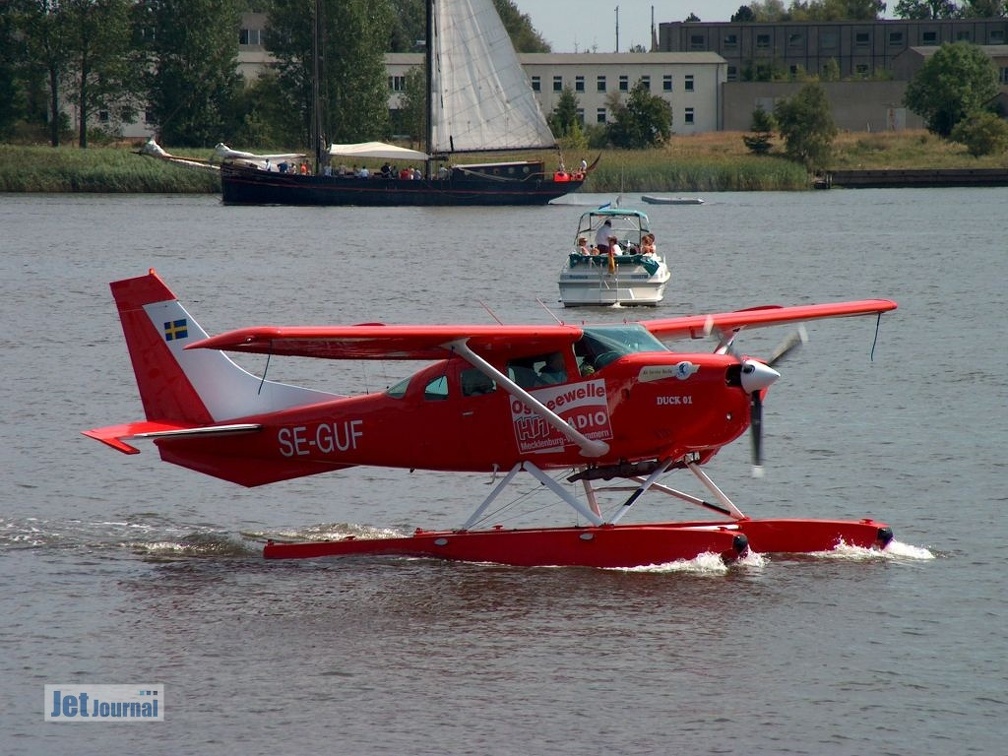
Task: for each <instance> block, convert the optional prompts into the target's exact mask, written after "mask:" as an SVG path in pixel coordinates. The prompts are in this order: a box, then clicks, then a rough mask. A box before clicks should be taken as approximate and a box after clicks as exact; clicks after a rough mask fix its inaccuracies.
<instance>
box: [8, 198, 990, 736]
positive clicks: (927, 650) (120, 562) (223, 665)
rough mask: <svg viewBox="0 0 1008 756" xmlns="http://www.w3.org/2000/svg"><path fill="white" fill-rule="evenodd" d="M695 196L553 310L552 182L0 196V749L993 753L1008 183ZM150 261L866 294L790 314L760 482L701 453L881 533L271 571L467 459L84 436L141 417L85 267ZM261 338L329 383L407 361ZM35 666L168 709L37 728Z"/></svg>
mask: <svg viewBox="0 0 1008 756" xmlns="http://www.w3.org/2000/svg"><path fill="white" fill-rule="evenodd" d="M704 198H705V200H706V201H707V202H706V204H705V205H703V206H689V207H681V206H660V207H652V208H645V209H647V210H648V211H649V213H650V216H651V220H652V226H653V227H654V229H655V230H656V232H657V235H658V243H659V245H660V247H661V249H662V250H663V251H664V252H665V254H666V256H667V258H668V259H669V262H670V265H671V267H672V270H673V282H672V285H671V286H670V288H669V291H668V293H667V295H666V300H665V302H664V304H663V305H662V306H661V307H659V308H657V309H656V310H649V311H645V312H637V311H632V310H606V311H601V310H600V311H585V310H576V311H564V310H562V308H559V306H558V304H557V287H556V277H557V274H558V272H559V268H560V265H561V262H562V257H563V251H565V250H566V247H567V245H568V244H570V242H571V241H572V235H573V233H574V229H575V224H576V222H577V217H578V215H579V214H580V212H581V211H582V210H583V209H585V208H583V207H578V206H575V205H574V204H568V205H562V206H552V207H544V208H533V209H527V208H526V209H512V208H486V209H449V208H444V209H424V208H404V209H399V210H387V209H365V208H236V207H222V206H221V205H220V203H219V200H218V199H217V198H216V197H205V196H93V195H75V196H65V195H59V196H26V195H0V314H2V320H3V323H5V327H4V329H3V333H2V335H0V344H2V348H3V354H4V359H3V365H2V377H3V380H2V382H0V398H2V402H0V406H2V407H3V423H2V429H0V434H2V437H0V480H2V481H3V488H2V491H3V499H2V506H0V569H2V574H3V576H4V587H3V591H2V592H0V660H2V661H0V735H2V745H0V751H2V752H3V753H5V754H50V753H51V754H57V753H61V754H62V753H101V754H110V753H146V754H151V753H200V754H218V753H219V754H234V753H240V754H259V753H262V754H265V753H287V754H302V753H315V752H320V751H321V752H328V753H338V754H444V753H451V754H579V755H582V754H651V753H662V754H665V753H729V752H732V753H734V752H748V753H759V754H762V753H773V754H779V753H787V754H865V753H872V754H919V753H958V754H994V753H1005V752H1006V750H1005V749H1006V746H1005V742H1006V741H1005V736H1006V734H1008V730H1006V726H1005V721H1006V718H1008V661H1006V660H1008V631H1006V627H1008V611H1006V608H1005V597H1006V596H1008V580H1006V578H1005V568H1004V563H1003V560H1002V558H1001V557H1002V554H1001V549H1002V548H1003V547H1004V546H1005V543H1006V541H1008V525H1006V524H1005V508H1006V503H1008V501H1006V500H1008V495H1006V492H1005V490H1006V487H1005V481H1006V465H1005V461H1004V455H1005V448H1006V441H1008V411H1006V409H1008V408H1006V404H1008V390H1006V387H1008V379H1006V375H1008V357H1006V354H1008V349H1006V347H1008V344H1006V338H1005V335H1004V331H1003V320H1004V317H1005V315H1006V313H1008V295H1006V292H1008V285H1006V282H1008V263H1006V259H1008V255H1006V240H1005V233H1004V227H1005V223H1004V213H1005V209H1006V207H1008V189H951V190H937V189H936V190H862V191H837V190H834V191H829V192H815V193H801V194H785V193H781V194H778V193H753V194H712V195H705V197H704ZM610 199H612V198H611V197H608V196H607V197H603V196H600V195H585V196H581V197H576V198H575V199H574V202H577V203H583V204H584V205H588V206H591V205H597V204H599V203H601V202H604V201H608V200H610ZM635 199H639V197H634V198H631V197H625V198H624V202H623V204H624V206H632V205H633V200H635ZM149 267H154V268H156V269H157V270H158V272H159V273H160V274H161V275H162V277H164V278H165V280H166V281H167V282H168V284H169V285H170V286H172V287H173V288H174V290H175V291H176V292H177V293H179V294H180V296H181V297H182V299H183V300H184V301H185V302H186V303H187V304H188V305H189V306H190V309H191V312H192V313H193V315H195V316H196V317H197V318H198V319H199V320H200V322H201V323H202V324H203V325H204V326H205V327H206V328H207V330H208V331H210V332H211V333H216V332H220V331H222V330H226V329H230V328H237V327H241V326H245V325H254V324H269V323H275V324H301V323H332V324H342V323H353V322H361V321H386V322H429V323H435V322H471V323H488V322H492V321H491V316H490V314H488V310H489V311H491V312H493V313H494V314H495V315H496V316H497V317H499V318H500V319H501V320H504V321H507V322H512V323H548V322H551V320H552V316H551V315H550V313H549V312H547V309H546V307H548V308H549V309H551V310H553V311H554V312H555V313H556V314H557V316H558V317H560V318H565V319H568V320H570V321H580V320H582V319H590V320H593V321H620V320H623V319H624V318H631V319H633V318H638V317H651V316H655V317H659V316H670V315H674V314H684V313H693V312H706V311H710V312H717V311H722V310H727V309H735V308H738V307H746V306H754V305H759V304H772V303H777V304H798V303H809V302H817V301H828V300H837V299H859V298H864V297H888V298H892V299H895V300H897V301H898V302H899V304H900V308H899V309H898V310H897V311H896V312H895V313H892V314H891V315H887V316H886V317H884V318H883V319H882V324H881V328H880V330H879V332H878V338H877V342H876V340H875V322H874V319H872V318H857V319H847V320H834V321H825V322H817V323H813V324H810V325H809V329H808V330H809V334H810V338H811V340H810V342H809V344H807V345H806V347H805V348H804V349H803V350H802V351H801V352H800V353H799V354H797V355H796V356H795V357H794V358H792V359H790V360H789V361H787V362H786V363H785V364H783V365H782V367H781V371H782V374H783V377H782V379H781V380H780V381H779V382H778V383H777V384H776V386H775V387H774V389H773V391H772V392H771V393H770V395H769V397H768V400H767V402H766V408H765V414H764V425H765V431H766V435H765V439H764V447H765V455H766V458H767V459H766V477H765V478H763V479H759V480H754V479H752V478H751V477H750V475H749V460H748V454H749V449H748V441H747V440H744V439H743V440H740V441H739V442H737V443H736V444H734V445H733V446H731V447H729V448H727V449H725V450H723V451H722V452H721V453H720V454H719V456H718V457H717V458H716V459H715V460H714V461H713V462H712V463H711V464H710V465H709V467H708V470H709V472H710V474H711V475H712V476H713V477H714V479H715V480H716V481H717V482H718V483H719V485H721V487H722V488H723V489H724V490H725V491H726V492H727V493H728V495H729V496H731V497H732V499H733V500H734V501H735V502H736V503H737V504H738V505H739V506H740V507H741V508H742V509H744V510H745V511H747V512H749V513H750V514H752V515H754V516H810V517H842V518H858V517H864V516H873V517H875V518H877V519H879V520H882V521H885V522H888V523H890V524H891V525H892V527H893V529H894V531H895V533H896V543H895V544H894V545H893V546H892V547H891V550H890V552H889V553H887V554H885V555H883V556H877V555H876V556H871V555H866V554H864V553H861V554H858V553H842V554H836V555H831V556H822V557H809V558H802V559H783V558H774V559H763V560H752V561H751V562H750V563H748V564H745V565H741V566H738V567H733V568H732V569H730V570H724V569H718V568H717V567H716V566H713V565H711V564H709V563H707V562H704V561H702V560H698V561H697V562H696V563H690V564H686V565H673V566H664V567H659V568H653V569H648V570H640V571H603V570H589V569H513V568H504V567H495V566H485V565H467V564H445V563H440V562H434V561H427V560H404V559H376V558H369V559H351V560H343V561H335V560H323V561H305V562H279V563H274V562H271V563H266V562H264V561H263V560H262V558H261V556H260V555H259V548H260V541H261V538H262V537H263V536H264V534H285V535H289V536H298V535H309V534H314V533H317V532H320V531H321V532H329V531H331V532H334V533H338V532H347V530H350V531H353V530H355V529H368V528H381V529H386V528H387V529H393V530H397V531H404V532H408V531H410V530H411V529H412V528H414V527H417V526H423V527H453V526H458V525H460V524H461V523H462V522H463V521H464V520H465V518H466V517H467V516H468V513H469V511H470V510H471V508H472V507H473V506H474V505H475V503H476V502H477V501H479V500H480V499H482V497H483V496H484V495H485V492H486V490H487V486H486V483H487V480H486V479H485V478H483V477H481V476H464V475H446V474H436V473H425V472H420V471H418V472H416V473H412V474H410V473H409V472H407V471H401V470H384V469H354V470H350V471H347V472H344V473H338V474H333V475H327V476H316V477H314V478H309V479H303V480H297V481H291V482H287V483H281V484H277V485H274V486H268V487H265V488H260V489H252V490H246V489H242V488H239V487H237V486H233V485H231V484H227V483H224V482H222V481H218V480H214V479H211V478H206V477H203V476H199V475H197V474H195V473H192V472H190V471H187V470H183V469H181V468H178V467H174V466H170V465H166V464H163V463H161V462H160V461H159V460H158V457H157V454H156V453H155V452H154V451H153V449H152V448H150V447H149V446H148V447H145V448H144V453H142V454H140V455H139V456H131V457H127V456H125V455H120V454H116V453H114V452H112V451H111V450H109V449H107V448H105V447H103V446H101V445H100V444H97V443H95V442H93V441H91V440H88V439H85V438H84V437H82V436H80V435H79V433H78V432H79V431H80V430H82V429H85V428H91V427H95V426H99V425H107V424H112V423H118V422H126V421H130V420H136V419H141V417H142V410H141V407H140V403H139V400H138V397H137V393H136V388H135V384H134V382H133V375H132V371H131V370H130V367H129V360H128V356H127V354H126V349H125V346H124V344H123V340H122V334H121V331H120V328H119V324H118V319H117V317H116V315H115V307H114V305H113V303H112V300H111V297H110V295H109V291H108V285H107V284H108V282H109V281H112V280H115V279H118V278H126V277H131V276H136V275H140V274H142V273H143V272H144V271H146V270H147V269H148V268H149ZM537 300H541V301H542V304H540V302H539V301H537ZM544 305H545V306H546V307H544ZM783 335H784V333H766V332H753V333H751V334H744V335H743V337H741V338H740V340H739V343H740V346H741V348H742V349H743V350H745V351H747V352H750V353H754V354H760V353H764V354H765V353H767V352H768V351H769V350H770V349H771V348H772V347H773V346H774V345H775V344H776V342H777V340H778V339H779V338H780V337H781V336H783ZM873 346H874V355H873V354H872V351H873ZM697 348H707V345H703V344H699V345H697ZM277 363H278V364H276V365H271V366H270V377H271V378H275V379H277V378H279V379H283V380H288V381H291V382H297V383H303V384H306V385H312V386H319V387H323V386H324V387H325V388H329V389H332V390H334V391H337V392H346V391H349V390H374V389H381V388H383V387H384V386H386V385H389V384H390V383H392V382H394V381H395V380H397V379H398V378H400V377H403V375H405V374H406V372H407V371H406V370H405V368H404V367H403V366H402V365H395V364H392V365H378V364H376V363H368V364H366V365H361V364H359V363H354V364H342V363H339V364H337V363H330V362H323V361H312V360H292V361H289V362H286V363H283V364H279V361H277ZM256 364H258V363H253V365H252V366H250V367H253V369H254V366H255V365H256ZM260 367H261V365H260ZM405 441H406V439H404V442H405ZM672 482H682V481H676V480H675V478H674V477H673V480H672ZM642 507H644V505H642ZM669 507H670V508H669ZM683 515H688V516H694V515H693V513H692V512H689V511H687V510H683V509H681V508H680V507H678V506H677V505H668V504H663V505H661V506H659V505H648V506H647V507H644V508H643V509H642V510H641V512H639V513H638V516H639V518H640V519H643V520H660V519H675V518H677V517H680V516H683ZM550 517H551V518H552V522H554V523H555V524H562V523H566V522H569V521H570V519H571V515H570V513H569V510H565V509H563V508H561V507H559V506H557V507H556V508H554V509H552V510H550ZM47 683H60V684H65V683H70V684H97V683H161V684H164V686H165V714H166V721H165V722H163V723H159V724H153V723H151V724H131V725H126V724H121V725H112V724H91V725H89V726H87V725H80V726H75V725H69V724H62V725H61V724H48V723H45V722H44V721H43V714H44V711H43V709H44V705H45V702H44V700H43V686H44V685H45V684H47Z"/></svg>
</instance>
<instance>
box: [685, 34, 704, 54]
mask: <svg viewBox="0 0 1008 756" xmlns="http://www.w3.org/2000/svg"><path fill="white" fill-rule="evenodd" d="M689 49H690V50H706V49H707V40H705V39H704V35H703V34H690V38H689Z"/></svg>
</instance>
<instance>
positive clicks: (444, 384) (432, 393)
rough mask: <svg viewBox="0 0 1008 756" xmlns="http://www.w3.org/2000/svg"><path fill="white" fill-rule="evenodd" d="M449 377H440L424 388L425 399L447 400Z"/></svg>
mask: <svg viewBox="0 0 1008 756" xmlns="http://www.w3.org/2000/svg"><path fill="white" fill-rule="evenodd" d="M447 398H448V376H445V375H439V376H438V377H437V378H434V379H432V380H431V381H430V383H428V384H427V386H426V387H425V388H424V399H447Z"/></svg>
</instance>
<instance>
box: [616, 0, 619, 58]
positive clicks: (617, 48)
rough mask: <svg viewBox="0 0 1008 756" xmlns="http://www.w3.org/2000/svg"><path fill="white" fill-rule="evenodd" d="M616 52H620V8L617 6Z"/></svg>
mask: <svg viewBox="0 0 1008 756" xmlns="http://www.w3.org/2000/svg"><path fill="white" fill-rule="evenodd" d="M616 52H619V6H618V5H617V6H616Z"/></svg>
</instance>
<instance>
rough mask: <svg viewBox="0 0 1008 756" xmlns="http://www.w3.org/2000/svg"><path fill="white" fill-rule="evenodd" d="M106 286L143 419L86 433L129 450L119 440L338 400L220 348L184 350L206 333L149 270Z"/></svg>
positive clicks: (238, 428) (217, 427)
mask: <svg viewBox="0 0 1008 756" xmlns="http://www.w3.org/2000/svg"><path fill="white" fill-rule="evenodd" d="M111 288H112V296H113V297H114V298H115V302H116V306H117V307H118V309H119V320H120V322H121V323H122V329H123V334H124V335H125V337H126V346H127V347H128V349H129V354H130V360H131V361H132V363H133V372H134V373H135V374H136V381H137V387H138V388H139V389H140V399H141V401H142V402H143V408H144V414H145V415H146V417H147V422H136V423H127V424H125V425H118V426H110V427H108V428H96V429H94V430H91V431H87V432H86V433H85V435H87V436H90V437H92V438H96V439H98V440H99V441H103V442H105V443H107V444H109V445H110V446H112V447H113V448H116V449H119V450H120V451H123V452H126V453H136V449H134V448H133V447H130V446H129V445H128V444H124V443H123V442H122V439H123V438H130V437H137V436H141V435H142V436H147V437H159V436H163V435H169V434H170V435H176V436H181V435H187V436H193V435H202V434H208V433H222V432H232V433H233V432H243V431H251V430H255V429H256V427H257V426H255V425H250V424H234V423H229V422H228V421H231V420H234V419H235V418H243V417H249V416H252V415H258V414H263V413H267V412H276V411H279V410H283V409H288V408H290V407H295V406H299V405H303V404H314V403H317V402H322V401H328V400H331V399H335V398H338V397H337V396H336V395H334V394H327V393H324V392H321V391H313V390H311V389H304V388H299V387H297V386H289V385H287V384H283V383H275V382H273V381H266V380H263V379H261V378H258V377H256V376H255V375H252V374H251V373H249V372H248V371H246V370H245V369H243V368H242V367H240V366H239V365H237V364H235V362H233V361H232V360H231V358H229V357H228V356H227V355H226V354H224V353H223V352H219V351H213V350H209V349H207V350H204V349H198V350H195V349H194V350H188V351H187V350H186V349H185V347H186V345H187V344H191V343H193V342H196V341H199V340H202V339H205V338H207V333H206V331H204V330H203V328H202V327H200V325H199V323H197V322H196V320H195V319H193V317H192V316H191V315H190V314H189V313H188V311H187V310H186V309H185V308H184V307H183V306H182V304H181V303H180V302H179V300H178V298H177V297H176V296H175V294H173V293H172V291H171V289H169V288H168V287H167V285H165V283H164V281H162V280H161V278H160V277H159V276H158V275H157V273H155V272H154V270H153V269H151V270H150V271H149V272H148V273H147V275H146V276H141V277H139V278H130V279H126V280H123V281H114V282H113V283H112V284H111ZM224 423H227V425H225V426H223V427H222V425H221V424H224Z"/></svg>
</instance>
